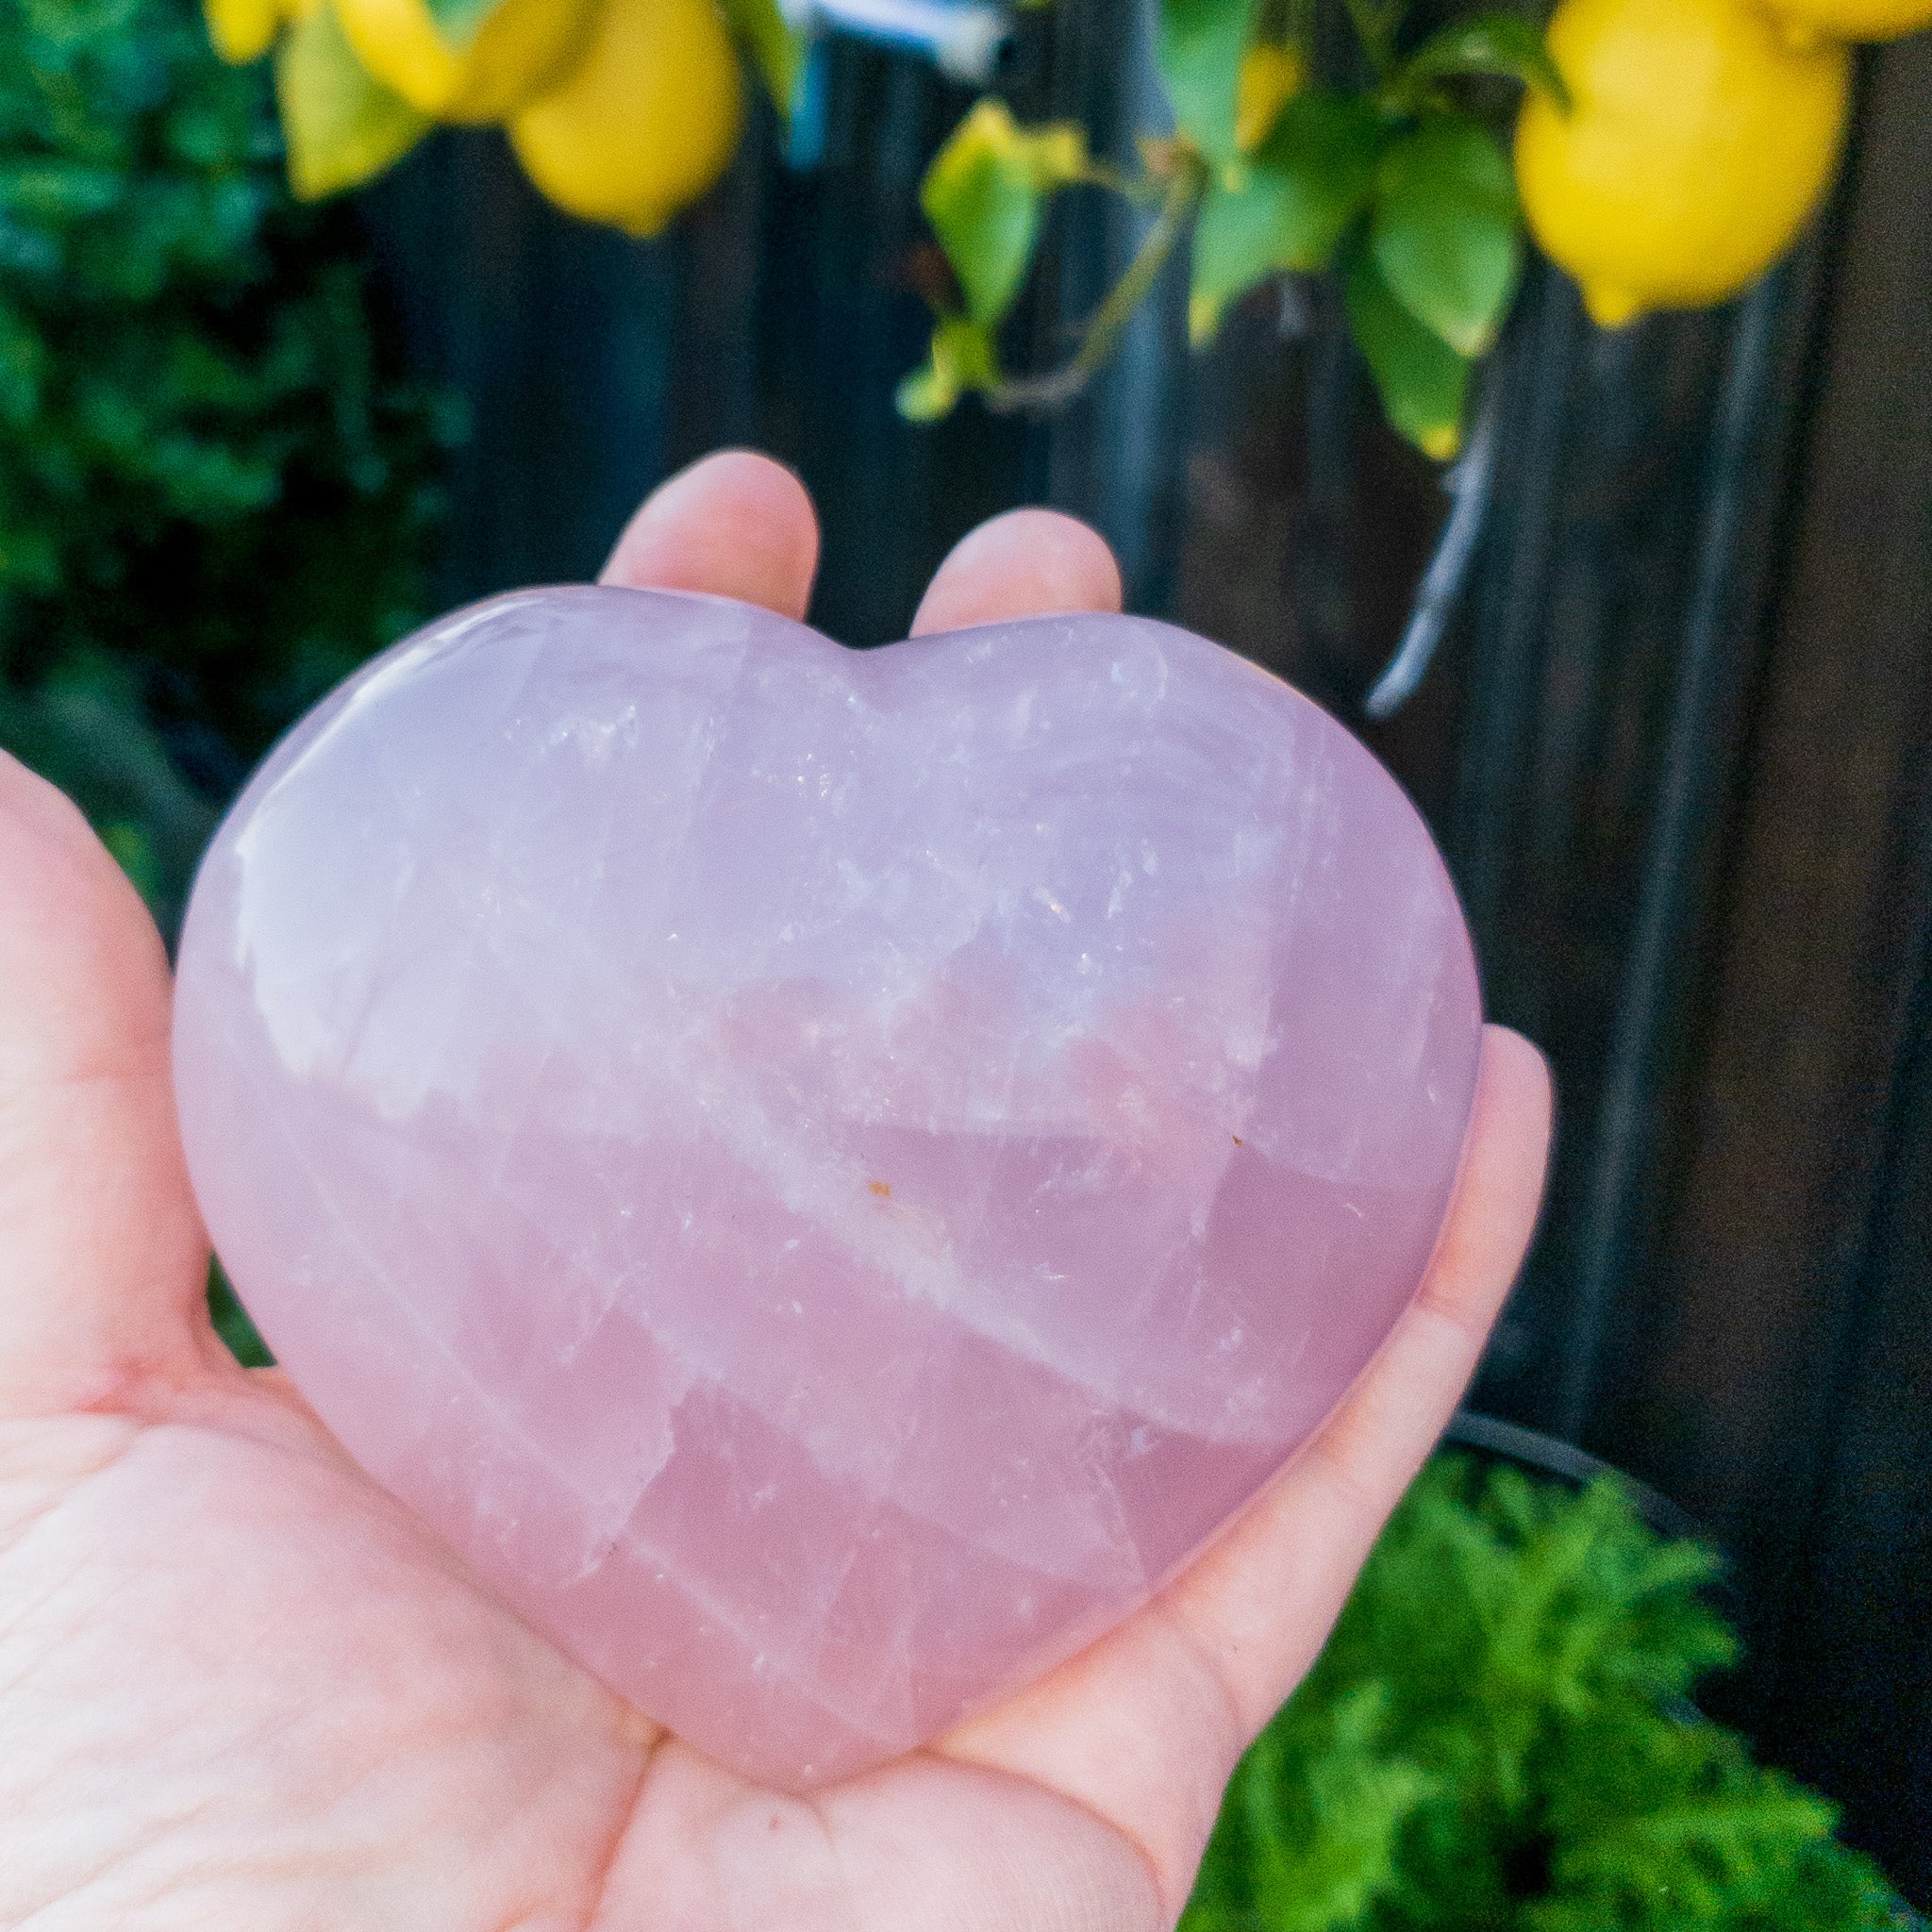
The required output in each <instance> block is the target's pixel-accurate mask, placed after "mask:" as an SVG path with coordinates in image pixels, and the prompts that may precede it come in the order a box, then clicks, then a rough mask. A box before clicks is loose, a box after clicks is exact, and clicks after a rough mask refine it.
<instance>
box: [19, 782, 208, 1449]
mask: <svg viewBox="0 0 1932 1932" xmlns="http://www.w3.org/2000/svg"><path fill="white" fill-rule="evenodd" d="M169 1002H170V985H169V976H168V962H167V958H166V956H165V954H164V953H163V952H162V949H161V941H160V937H159V935H158V933H157V932H156V931H155V927H154V922H153V921H152V920H151V919H149V917H148V916H147V911H146V908H144V907H143V906H142V903H141V901H140V899H139V898H138V897H137V896H136V895H135V892H134V890H133V888H132V887H131V886H129V885H128V883H127V881H126V879H125V876H124V875H123V874H122V872H121V869H120V867H119V866H117V865H116V864H115V863H114V861H113V859H112V858H109V857H108V853H107V851H106V850H105V848H104V847H103V846H102V845H101V843H100V841H99V840H97V839H96V838H95V837H94V835H93V834H92V832H91V831H90V830H89V829H88V826H87V824H86V822H85V821H84V820H83V819H82V818H81V816H80V814H79V813H78V812H77V811H76V810H75V808H74V807H73V806H72V805H70V804H69V803H68V801H67V800H66V799H64V798H63V797H61V795H60V794H59V793H58V791H55V790H54V788H53V787H52V786H50V785H47V784H44V783H42V780H40V779H39V778H37V777H35V776H34V775H33V774H31V773H30V772H28V771H27V770H26V769H25V767H24V766H22V765H20V764H17V763H16V762H15V761H14V760H13V759H11V758H8V757H6V755H5V754H4V753H0V1414H9V1415H19V1414H30V1413H46V1412H49V1411H51V1410H54V1409H59V1408H66V1407H73V1406H75V1405H78V1404H94V1405H99V1406H112V1405H119V1404H122V1403H124V1402H126V1401H129V1400H132V1399H133V1395H134V1392H135V1391H136V1389H137V1386H138V1385H139V1384H140V1383H141V1382H142V1381H143V1380H144V1379H146V1378H151V1377H156V1376H159V1377H162V1378H166V1379H171V1380H175V1379H180V1378H182V1377H185V1376H187V1375H188V1374H192V1372H193V1371H194V1370H195V1369H197V1368H199V1367H201V1366H204V1365H205V1361H206V1358H207V1357H206V1356H205V1353H204V1351H205V1349H206V1348H209V1347H211V1346H212V1337H211V1335H209V1334H208V1324H207V1320H206V1316H205V1313H204V1312H203V1305H202V1292H203V1287H204V1283H205V1280H206V1275H207V1267H208V1251H207V1247H206V1245H205V1242H204V1238H203V1235H202V1231H201V1222H200V1217H199V1216H198V1215H197V1213H196V1212H195V1208H194V1202H193V1198H192V1194H191V1193H190V1191H189V1186H188V1175H187V1170H186V1167H185V1165H184V1163H183V1161H182V1158H181V1147H180V1141H179V1138H178V1136H177V1134H176V1131H175V1105H174V1090H173V1085H172V1082H171V1080H170V1077H169V1066H168V1026H169Z"/></svg>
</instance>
